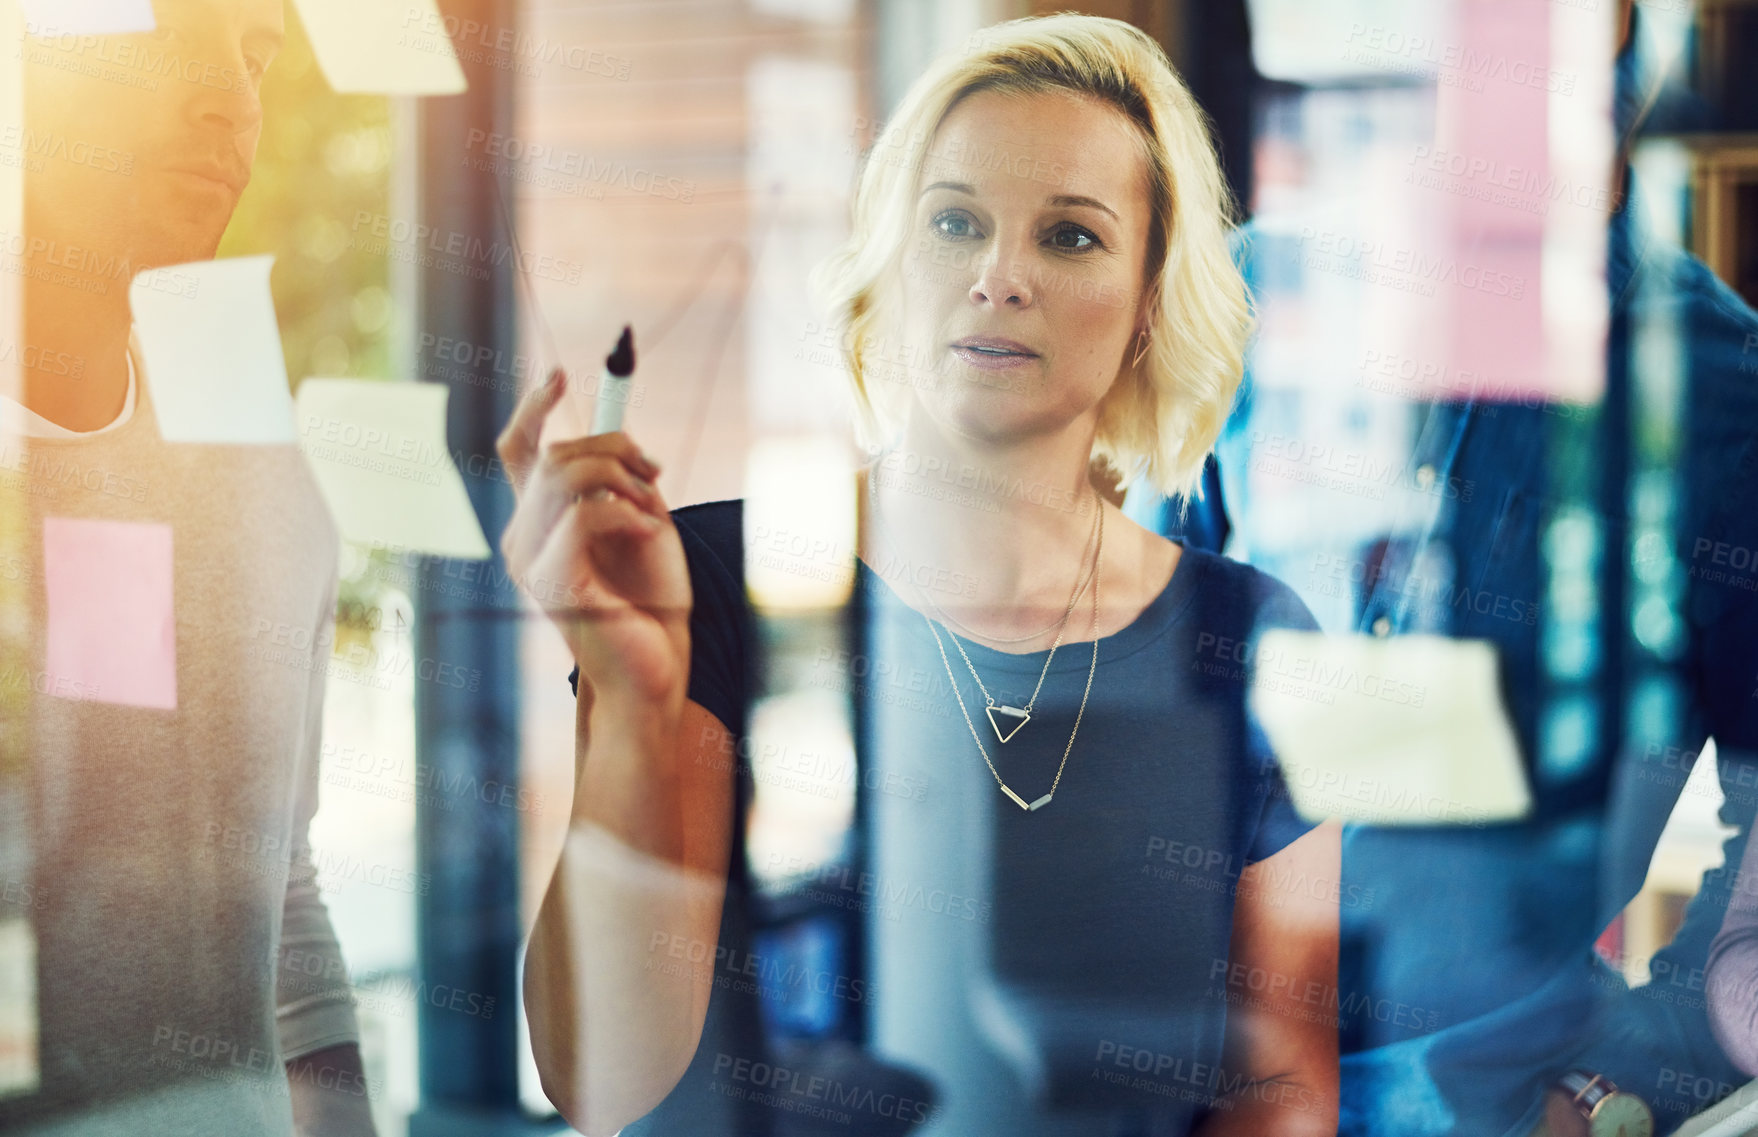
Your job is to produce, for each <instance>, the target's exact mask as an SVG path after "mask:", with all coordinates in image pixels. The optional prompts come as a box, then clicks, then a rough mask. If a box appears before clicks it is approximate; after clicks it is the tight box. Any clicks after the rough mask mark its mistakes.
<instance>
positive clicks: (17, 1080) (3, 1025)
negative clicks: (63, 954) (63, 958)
mask: <svg viewBox="0 0 1758 1137" xmlns="http://www.w3.org/2000/svg"><path fill="white" fill-rule="evenodd" d="M37 1076H38V1075H37V940H36V935H35V933H34V931H33V930H32V928H31V922H30V921H29V920H28V919H20V918H18V917H7V918H4V919H0V1098H3V1097H6V1096H7V1095H9V1094H22V1093H29V1092H30V1091H32V1090H34V1089H36V1088H37Z"/></svg>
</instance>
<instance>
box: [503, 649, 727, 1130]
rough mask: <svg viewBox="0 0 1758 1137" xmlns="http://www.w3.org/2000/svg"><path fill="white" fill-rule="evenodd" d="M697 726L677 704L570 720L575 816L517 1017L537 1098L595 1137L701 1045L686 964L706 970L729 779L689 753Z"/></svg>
mask: <svg viewBox="0 0 1758 1137" xmlns="http://www.w3.org/2000/svg"><path fill="white" fill-rule="evenodd" d="M582 687H583V689H584V684H583V685H582ZM687 708H688V709H687ZM699 719H708V721H709V722H712V721H713V720H712V718H710V717H709V716H707V715H706V714H704V713H701V712H699V709H695V708H694V704H686V703H685V702H684V700H683V699H682V697H681V695H680V696H679V697H678V698H677V699H676V700H675V701H673V702H672V703H671V704H670V705H666V706H647V707H640V708H627V709H625V708H623V707H621V706H619V705H618V704H617V703H616V702H615V701H614V700H612V701H605V700H602V699H601V700H599V701H598V702H597V703H596V704H594V702H593V700H592V699H591V698H590V697H584V698H582V699H581V705H580V709H579V712H578V715H577V718H576V745H577V748H578V754H579V762H578V772H579V773H578V777H577V779H576V784H575V792H574V806H573V812H572V817H571V819H570V822H569V827H568V834H567V837H566V839H565V841H564V844H563V847H562V853H561V857H560V859H559V862H558V864H557V866H556V870H555V875H554V877H553V878H552V879H551V881H550V885H549V889H548V891H547V892H546V893H545V896H544V899H543V904H542V906H541V908H540V910H539V913H538V918H537V923H536V926H535V927H534V929H533V931H532V935H531V942H530V947H529V949H528V951H527V954H526V962H525V1010H526V1016H527V1018H528V1020H529V1022H530V1026H531V1038H532V1047H533V1051H534V1053H535V1057H536V1060H537V1066H538V1071H539V1073H540V1075H541V1078H542V1082H543V1086H544V1091H545V1092H546V1093H547V1094H548V1095H549V1097H550V1100H551V1101H553V1102H554V1103H555V1104H556V1107H557V1108H558V1109H559V1110H560V1111H561V1112H562V1115H563V1116H564V1117H566V1118H567V1120H568V1121H569V1123H570V1124H572V1125H573V1126H574V1127H575V1128H576V1129H579V1130H580V1131H582V1132H583V1133H586V1134H588V1135H590V1137H596V1135H597V1134H600V1133H602V1134H606V1135H608V1134H613V1133H615V1132H616V1131H617V1130H618V1129H620V1128H621V1127H622V1126H624V1125H626V1124H628V1123H629V1122H631V1121H634V1120H635V1119H636V1118H639V1117H641V1116H643V1115H644V1114H646V1113H647V1112H649V1111H650V1110H651V1109H652V1108H653V1107H654V1106H655V1105H657V1104H658V1102H659V1101H660V1099H662V1098H663V1097H664V1096H665V1095H666V1094H667V1093H668V1092H670V1090H671V1088H672V1087H673V1086H675V1085H676V1084H677V1080H678V1078H679V1077H680V1076H681V1075H682V1073H683V1071H684V1069H685V1067H686V1066H687V1065H688V1064H689V1061H690V1058H691V1056H692V1055H693V1054H694V1053H695V1050H696V1046H697V1043H698V1041H699V1039H700V1037H701V1031H702V1024H703V1020H704V1017H705V1016H706V1013H707V1006H708V995H709V992H710V990H711V985H712V978H713V975H712V968H711V966H708V965H702V964H697V965H692V964H690V963H689V962H688V961H689V960H690V959H697V960H701V959H704V958H706V959H707V960H708V961H709V963H710V964H711V963H712V960H713V958H714V946H715V944H716V942H717V939H718V931H719V924H720V909H721V904H722V900H723V898H724V895H725V887H726V863H727V852H728V850H727V848H726V845H727V844H728V843H729V842H730V833H729V832H728V831H727V830H728V827H727V826H726V825H724V824H717V818H718V816H719V815H720V813H721V810H720V809H719V805H720V804H722V803H724V805H725V806H726V809H725V812H726V813H727V814H730V788H731V778H732V773H731V766H730V753H729V754H727V755H726V762H725V764H723V763H722V762H721V761H720V760H719V758H718V756H717V755H716V754H715V753H714V752H713V751H710V752H707V754H706V755H705V754H703V753H700V752H699V747H700V744H701V742H702V739H700V738H698V737H696V736H699V735H702V734H703V733H704V724H703V723H702V722H700V721H698V720H699ZM729 749H730V748H729ZM704 757H707V758H709V759H711V760H703V759H704ZM720 783H724V786H722V785H721V784H720ZM723 790H724V793H723V792H722V791H723Z"/></svg>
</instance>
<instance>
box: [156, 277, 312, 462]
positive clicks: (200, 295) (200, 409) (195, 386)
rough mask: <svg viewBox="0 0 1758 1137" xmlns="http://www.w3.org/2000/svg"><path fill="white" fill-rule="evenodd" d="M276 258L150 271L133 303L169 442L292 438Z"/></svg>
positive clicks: (161, 426)
mask: <svg viewBox="0 0 1758 1137" xmlns="http://www.w3.org/2000/svg"><path fill="white" fill-rule="evenodd" d="M274 263H275V258H274V257H271V256H261V257H235V258H229V259H227V260H219V261H197V262H195V263H193V264H182V265H173V266H170V267H167V268H158V269H150V270H148V271H146V272H143V273H140V274H139V275H137V276H136V277H135V278H134V282H133V284H131V285H130V286H129V289H128V302H129V305H130V306H131V307H132V308H133V310H134V325H135V332H136V334H137V335H138V336H139V338H140V349H141V356H142V363H143V368H142V369H143V370H144V371H145V373H146V374H145V378H146V382H147V385H148V387H149V389H150V390H151V391H152V399H153V412H154V414H155V415H157V417H158V420H159V434H160V436H161V437H162V438H164V439H165V441H167V442H241V443H284V442H292V441H293V398H292V396H291V395H290V394H289V393H288V391H287V361H286V358H285V357H284V356H283V355H282V354H281V329H280V327H279V325H277V324H276V322H275V302H274V298H273V297H272V296H271V295H270V293H269V269H270V268H271V267H272V266H273V265H274Z"/></svg>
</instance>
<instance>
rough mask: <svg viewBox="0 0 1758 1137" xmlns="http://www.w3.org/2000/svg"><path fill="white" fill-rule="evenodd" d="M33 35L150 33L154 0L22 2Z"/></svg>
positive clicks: (37, 0)
mask: <svg viewBox="0 0 1758 1137" xmlns="http://www.w3.org/2000/svg"><path fill="white" fill-rule="evenodd" d="M22 6H23V8H24V22H25V28H26V30H27V31H29V32H30V34H31V35H49V36H53V35H67V36H106V35H127V34H129V33H131V32H150V31H152V30H153V29H154V28H155V27H157V26H158V25H157V24H155V23H154V22H153V0H23V5H22Z"/></svg>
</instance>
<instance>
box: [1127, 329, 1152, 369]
mask: <svg viewBox="0 0 1758 1137" xmlns="http://www.w3.org/2000/svg"><path fill="white" fill-rule="evenodd" d="M1135 342H1136V349H1135V358H1134V359H1133V360H1131V361H1130V364H1129V366H1130V369H1131V370H1133V369H1135V368H1137V367H1140V366H1141V357H1142V356H1144V355H1146V354H1147V351H1148V330H1147V329H1146V328H1143V329H1142V330H1141V331H1140V332H1138V333H1137V334H1136V337H1135Z"/></svg>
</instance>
